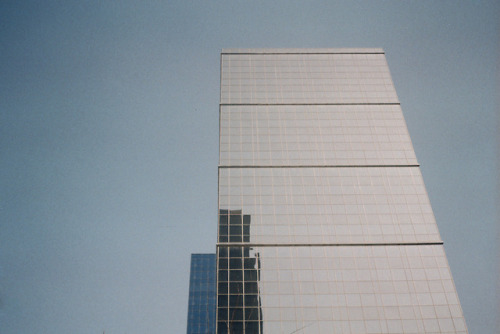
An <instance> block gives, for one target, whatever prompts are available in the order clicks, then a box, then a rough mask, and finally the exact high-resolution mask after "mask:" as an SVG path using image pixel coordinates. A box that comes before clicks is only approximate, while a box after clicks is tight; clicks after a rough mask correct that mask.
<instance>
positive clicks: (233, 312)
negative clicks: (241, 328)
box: [229, 307, 243, 333]
mask: <svg viewBox="0 0 500 334" xmlns="http://www.w3.org/2000/svg"><path fill="white" fill-rule="evenodd" d="M235 320H237V321H238V320H239V321H243V309H242V308H240V307H236V308H235V307H231V308H229V321H231V323H232V324H235V322H233V321H235ZM236 323H237V322H236ZM240 324H241V323H240ZM235 332H236V329H235ZM236 333H240V332H236Z"/></svg>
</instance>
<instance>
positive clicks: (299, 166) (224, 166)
mask: <svg viewBox="0 0 500 334" xmlns="http://www.w3.org/2000/svg"><path fill="white" fill-rule="evenodd" d="M364 167H369V168H373V167H420V165H419V164H417V165H294V166H291V165H280V166H252V165H242V166H237V165H233V166H226V165H219V166H218V168H364Z"/></svg>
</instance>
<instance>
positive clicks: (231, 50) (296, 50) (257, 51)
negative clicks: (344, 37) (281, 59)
mask: <svg viewBox="0 0 500 334" xmlns="http://www.w3.org/2000/svg"><path fill="white" fill-rule="evenodd" d="M221 53H222V54H287V53H290V54H315V53H331V54H336V53H337V54H346V53H347V54H349V53H367V54H369V53H384V49H382V48H318V49H300V48H286V49H239V48H227V49H222V52H221Z"/></svg>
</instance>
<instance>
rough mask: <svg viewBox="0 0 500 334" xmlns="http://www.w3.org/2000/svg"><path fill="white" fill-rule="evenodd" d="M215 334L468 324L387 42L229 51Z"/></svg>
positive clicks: (440, 328)
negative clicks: (394, 77)
mask: <svg viewBox="0 0 500 334" xmlns="http://www.w3.org/2000/svg"><path fill="white" fill-rule="evenodd" d="M220 94H221V95H220V111H219V112H220V143H219V148H220V152H219V154H220V156H219V222H218V241H217V333H246V334H249V333H261V334H262V333H272V334H274V333H314V334H317V333H467V329H466V325H465V321H464V318H463V314H462V310H461V307H460V304H459V300H458V296H457V293H456V289H455V286H454V283H453V280H452V277H451V273H450V269H449V266H448V263H447V260H446V255H445V252H444V248H443V242H442V240H441V238H440V235H439V232H438V229H437V225H436V221H435V218H434V215H433V212H432V209H431V205H430V202H429V199H428V196H427V193H426V190H425V186H424V183H423V180H422V176H421V173H420V169H419V164H418V162H417V159H416V157H415V153H414V150H413V146H412V144H411V140H410V137H409V134H408V130H407V127H406V124H405V121H404V118H403V114H402V110H401V106H400V103H399V100H398V97H397V95H396V91H395V89H394V86H393V83H392V79H391V76H390V73H389V69H388V66H387V62H386V59H385V55H384V51H383V50H382V49H225V50H223V51H222V54H221V93H220Z"/></svg>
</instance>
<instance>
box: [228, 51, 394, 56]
mask: <svg viewBox="0 0 500 334" xmlns="http://www.w3.org/2000/svg"><path fill="white" fill-rule="evenodd" d="M221 55H232V56H234V55H246V56H248V55H385V52H222V53H221Z"/></svg>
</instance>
